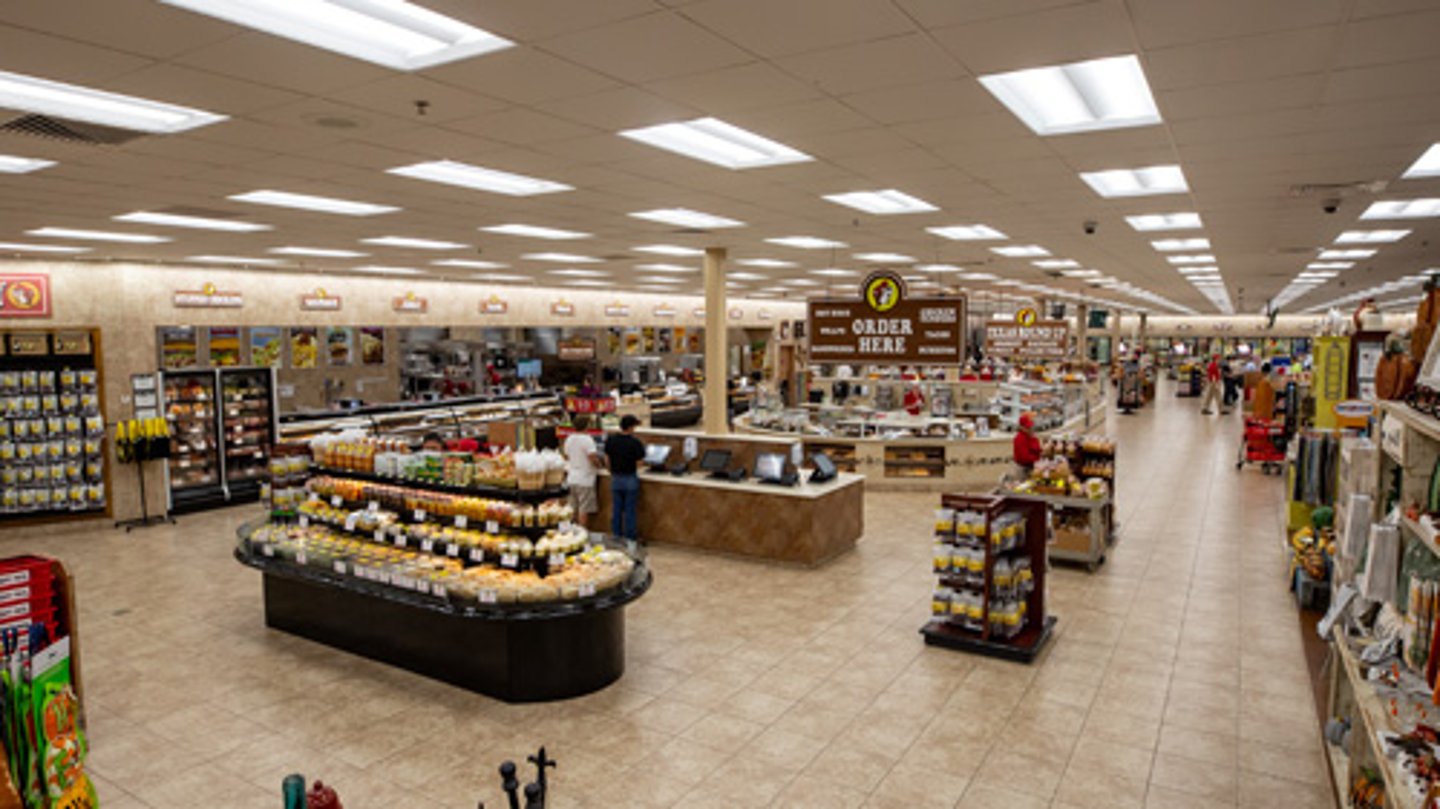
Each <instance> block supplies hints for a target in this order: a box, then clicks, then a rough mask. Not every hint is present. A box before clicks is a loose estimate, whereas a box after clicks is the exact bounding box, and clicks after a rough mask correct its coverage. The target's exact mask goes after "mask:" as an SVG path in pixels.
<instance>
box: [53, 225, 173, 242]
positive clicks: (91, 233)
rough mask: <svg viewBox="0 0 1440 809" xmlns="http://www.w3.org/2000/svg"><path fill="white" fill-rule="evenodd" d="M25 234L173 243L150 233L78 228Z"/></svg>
mask: <svg viewBox="0 0 1440 809" xmlns="http://www.w3.org/2000/svg"><path fill="white" fill-rule="evenodd" d="M25 232H26V233H27V234H29V235H31V236H44V237H45V238H47V239H84V240H86V241H92V242H125V243H129V244H160V243H161V242H168V241H171V240H170V239H169V238H167V237H165V236H151V235H150V234H148V233H112V232H110V231H106V230H78V229H76V228H36V229H34V230H27V231H25Z"/></svg>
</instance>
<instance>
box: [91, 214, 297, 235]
mask: <svg viewBox="0 0 1440 809" xmlns="http://www.w3.org/2000/svg"><path fill="white" fill-rule="evenodd" d="M111 218H112V219H114V220H115V221H116V222H133V223H136V224H141V225H162V226H165V227H172V228H193V229H195V230H224V231H229V232H232V233H255V232H258V231H262V230H274V228H272V227H270V226H269V225H260V224H256V223H254V222H237V221H235V220H233V219H211V218H208V217H204V216H180V215H177V214H169V213H157V212H154V211H135V212H133V213H127V214H121V215H119V216H115V217H111Z"/></svg>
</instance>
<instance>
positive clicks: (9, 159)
mask: <svg viewBox="0 0 1440 809" xmlns="http://www.w3.org/2000/svg"><path fill="white" fill-rule="evenodd" d="M53 165H55V161H54V160H41V159H40V158H38V157H17V156H15V155H8V154H0V174H29V173H30V172H32V171H39V170H40V169H45V168H49V167H51V166H53Z"/></svg>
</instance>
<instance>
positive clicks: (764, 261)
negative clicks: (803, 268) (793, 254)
mask: <svg viewBox="0 0 1440 809" xmlns="http://www.w3.org/2000/svg"><path fill="white" fill-rule="evenodd" d="M735 263H736V264H739V265H741V266H743V267H771V268H780V267H794V266H795V262H793V261H781V260H780V259H778V258H737V259H735Z"/></svg>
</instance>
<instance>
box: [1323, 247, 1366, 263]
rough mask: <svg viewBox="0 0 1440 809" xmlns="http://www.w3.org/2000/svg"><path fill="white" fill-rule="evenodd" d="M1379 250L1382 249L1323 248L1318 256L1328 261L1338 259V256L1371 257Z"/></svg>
mask: <svg viewBox="0 0 1440 809" xmlns="http://www.w3.org/2000/svg"><path fill="white" fill-rule="evenodd" d="M1378 252H1380V251H1379V250H1369V249H1365V248H1351V249H1348V250H1321V251H1320V255H1319V256H1318V258H1321V259H1324V260H1327V261H1328V260H1331V259H1337V258H1338V259H1349V258H1371V257H1372V256H1374V255H1375V254H1376V253H1378Z"/></svg>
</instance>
